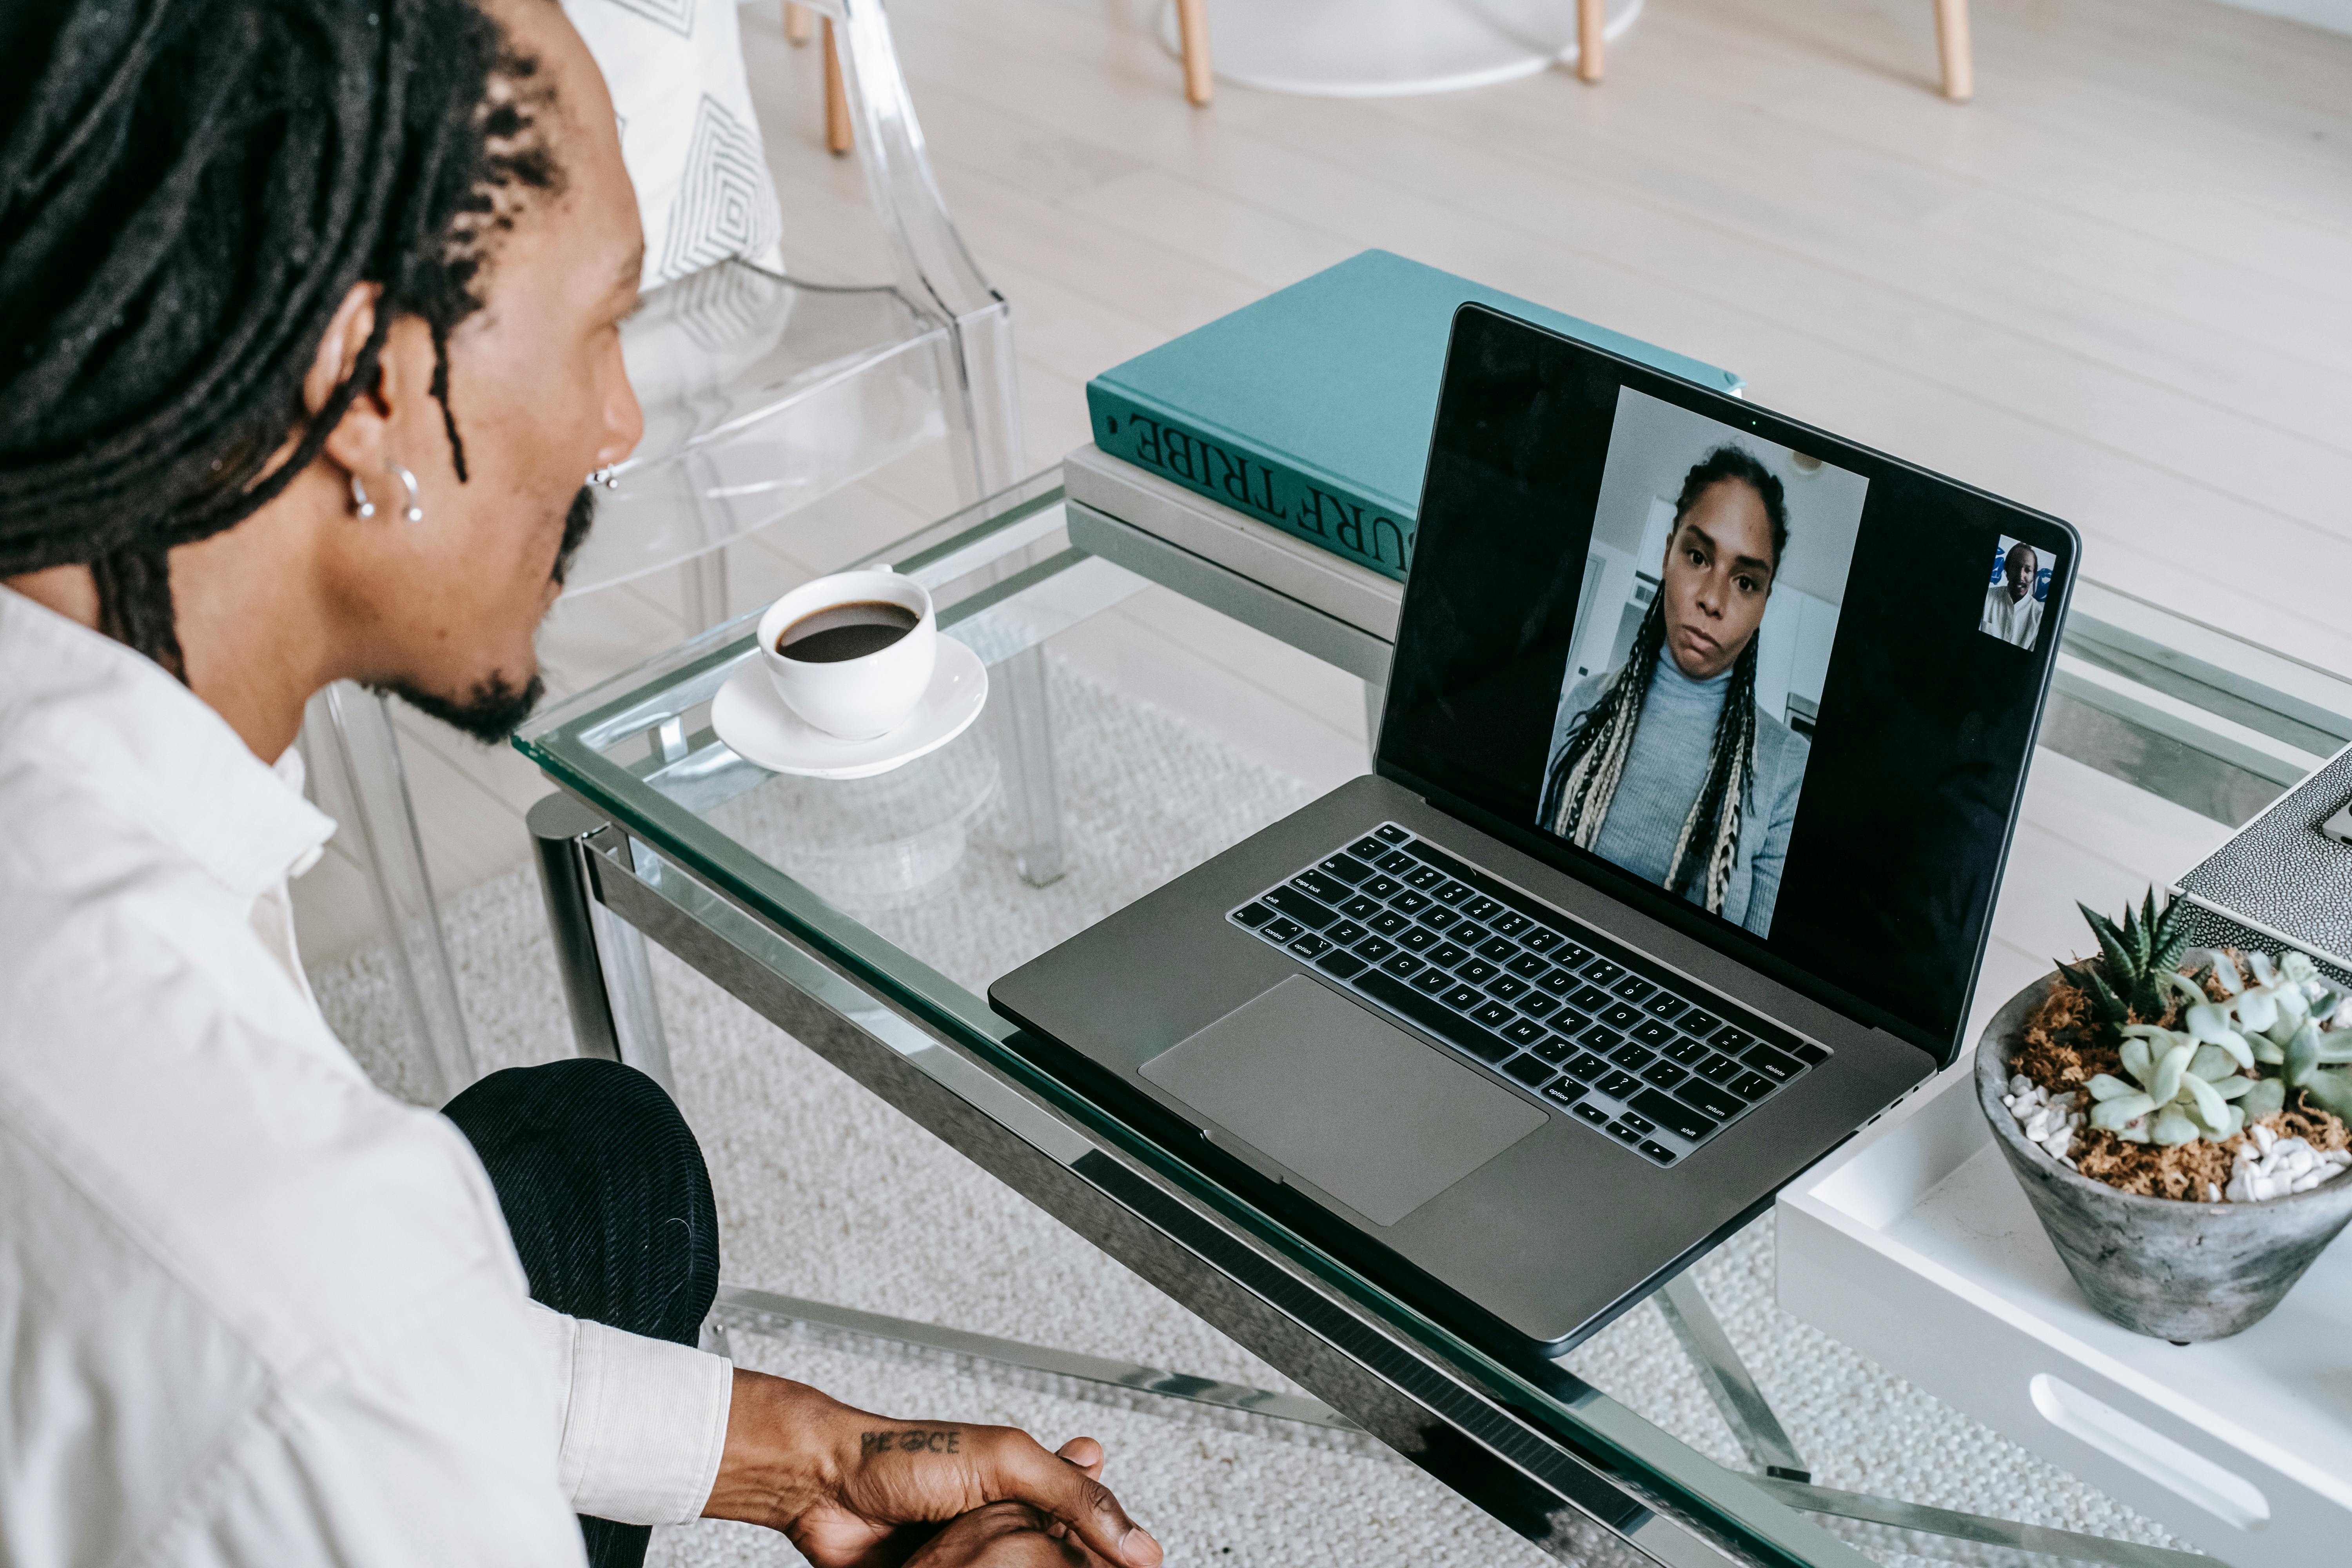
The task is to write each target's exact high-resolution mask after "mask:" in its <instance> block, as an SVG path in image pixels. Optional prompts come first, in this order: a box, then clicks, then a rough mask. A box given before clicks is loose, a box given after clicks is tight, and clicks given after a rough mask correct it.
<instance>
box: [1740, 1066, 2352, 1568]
mask: <svg viewBox="0 0 2352 1568" xmlns="http://www.w3.org/2000/svg"><path fill="white" fill-rule="evenodd" d="M1972 1070H1973V1067H1972V1063H1970V1062H1969V1061H1966V1060H1964V1061H1962V1062H1961V1063H1960V1064H1959V1066H1958V1067H1957V1068H1953V1069H1951V1070H1950V1071H1949V1072H1947V1073H1945V1074H1944V1075H1943V1076H1942V1077H1941V1078H1940V1079H1937V1081H1936V1082H1935V1083H1934V1084H1931V1085H1929V1086H1928V1087H1927V1089H1924V1090H1922V1091H1921V1092H1920V1093H1919V1094H1918V1095H1916V1096H1914V1097H1913V1098H1912V1099H1911V1100H1908V1101H1907V1102H1906V1103H1905V1104H1904V1105H1901V1106H1898V1107H1897V1108H1896V1109H1895V1110H1893V1111H1891V1112H1889V1113H1888V1115H1887V1116H1886V1117H1885V1119H1884V1120H1882V1121H1879V1122H1878V1123H1876V1124H1875V1125H1874V1126H1872V1127H1870V1128H1867V1129H1865V1130H1864V1131H1863V1132H1862V1133H1861V1134H1860V1135H1859V1136H1858V1137H1856V1138H1855V1140H1854V1141H1853V1143H1852V1144H1850V1145H1848V1146H1847V1147H1846V1148H1845V1149H1843V1150H1841V1151H1840V1152H1838V1153H1836V1154H1834V1155H1832V1156H1831V1158H1830V1159H1829V1160H1828V1161H1826V1162H1824V1163H1822V1165H1820V1166H1818V1167H1817V1168H1815V1169H1814V1170H1813V1171H1812V1172H1811V1173H1808V1174H1807V1175H1806V1176H1805V1177H1804V1179H1803V1180H1801V1182H1799V1183H1797V1184H1795V1185H1792V1186H1790V1187H1789V1188H1788V1189H1787V1190H1785V1191H1784V1192H1782V1194H1780V1205H1779V1222H1780V1279H1779V1290H1780V1305H1781V1307H1782V1308H1784V1309H1785V1310H1788V1311H1790V1312H1792V1313H1794V1314H1795V1315H1796V1316H1798V1317H1800V1318H1801V1319H1803V1320H1804V1321H1807V1322H1809V1323H1811V1324H1812V1325H1813V1326H1814V1327H1816V1328H1818V1329H1821V1330H1822V1331H1824V1332H1825V1333H1828V1334H1831V1335H1832V1336H1833V1337H1835V1338H1836V1339H1838V1340H1841V1341H1843V1342H1845V1343H1846V1344H1849V1345H1852V1346H1853V1348H1854V1349H1855V1350H1857V1351H1860V1352H1862V1353H1863V1354H1864V1355H1866V1356H1868V1357H1870V1358H1871V1359H1872V1360H1874V1361H1875V1362H1877V1363H1879V1364H1880V1365H1882V1366H1884V1367H1885V1368H1886V1369H1887V1370H1888V1371H1890V1372H1893V1373H1896V1374H1898V1375H1900V1376H1903V1377H1906V1378H1908V1379H1910V1380H1911V1381H1912V1382H1913V1383H1915V1384H1918V1385H1919V1386H1920V1387H1922V1388H1925V1389H1926V1390H1927V1391H1928V1392H1929V1393H1930V1394H1935V1395H1936V1396H1937V1398H1939V1399H1942V1400H1945V1401H1946V1402H1948V1403H1949V1404H1951V1405H1957V1406H1958V1407H1959V1408H1960V1409H1962V1410H1965V1411H1967V1412H1968V1413H1969V1415H1973V1416H1975V1417H1976V1418H1977V1419H1978V1420H1979V1421H1982V1422H1984V1423H1985V1424H1986V1425H1987V1426H1991V1427H1992V1428H1994V1429H1995V1430H1996V1431H1999V1432H2000V1433H2002V1434H2004V1435H2005V1436H2009V1437H2011V1438H2012V1439H2014V1440H2015V1441H2016V1442H2018V1443H2019V1444H2021V1445H2022V1446H2023V1447H2027V1448H2029V1449H2031V1450H2032V1451H2033V1452H2034V1453H2036V1454H2039V1455H2041V1456H2042V1458H2046V1459H2048V1460H2049V1461H2050V1462H2051V1463H2053V1464H2054V1465H2057V1466H2059V1467H2060V1468H2063V1469H2065V1470H2068V1471H2071V1472H2072V1473H2074V1475H2076V1476H2079V1477H2081V1478H2082V1479H2084V1480H2086V1481H2088V1482H2090V1483H2091V1484H2092V1485H2094V1486H2096V1487H2099V1488H2102V1489H2105V1491H2107V1492H2108V1493H2109V1494H2111V1495H2112V1496H2114V1497H2116V1499H2118V1500H2121V1501H2124V1502H2126V1503H2128V1504H2130V1505H2131V1506H2132V1507H2133V1508H2136V1509H2137V1510H2140V1511H2141V1512H2142V1513H2144V1514H2147V1515H2148V1516H2149V1517H2150V1518H2153V1519H2156V1520H2158V1521H2161V1522H2162V1523H2163V1524H2165V1525H2166V1526H2167V1527H2168V1528H2169V1529H2171V1530H2172V1531H2175V1532H2177V1533H2178V1534H2179V1535H2181V1536H2183V1537H2186V1538H2187V1539H2189V1540H2190V1541H2193V1542H2196V1543H2197V1544H2198V1545H2200V1546H2201V1547H2203V1548H2204V1549H2205V1550H2207V1551H2209V1552H2212V1553H2214V1554H2215V1555H2216V1556H2219V1557H2221V1558H2223V1559H2225V1560H2226V1561H2228V1562H2230V1563H2234V1564H2238V1565H2239V1568H2273V1565H2278V1568H2300V1565H2304V1564H2309V1565H2311V1568H2320V1565H2322V1564H2326V1565H2328V1568H2340V1565H2341V1564H2343V1563H2352V1248H2347V1247H2340V1246H2339V1247H2330V1248H2329V1249H2328V1250H2327V1251H2326V1253H2324V1254H2322V1255H2321V1257H2320V1259H2319V1261H2318V1262H2317V1263H2316V1264H2315V1265H2314V1266H2313V1268H2312V1269H2311V1272H2309V1273H2308V1274H2306V1275H2305V1276H2304V1278H2303V1279H2302V1281H2301V1282H2300V1283H2299V1284H2297V1285H2296V1287H2295V1288H2294V1291H2293V1292H2292V1293H2290V1294H2289V1295H2288V1297H2287V1299H2286V1300H2285V1301H2284V1303H2283V1304H2282V1305H2281V1306H2280V1307H2279V1309H2278V1310H2277V1311H2275V1312H2273V1313H2272V1314H2271V1316H2270V1317H2269V1318H2267V1319H2265V1320H2264V1321H2262V1322H2260V1323H2258V1324H2256V1325H2255V1326H2254V1327H2253V1328H2252V1329H2250V1330H2248V1331H2246V1332H2244V1333H2242V1334H2240V1335H2238V1336H2237V1337H2236V1338H2234V1339H2228V1340H2220V1341H2216V1342H2212V1343H2210V1344H2201V1345H2189V1346H2176V1345H2171V1344H2168V1343H2166V1342H2163V1341H2161V1340H2151V1339H2147V1338H2144V1337H2142V1336H2140V1335H2138V1334H2133V1333H2129V1332H2126V1331H2124V1330H2123V1329H2120V1328H2118V1327H2116V1325H2115V1324H2113V1323H2110V1322H2108V1321H2106V1320H2105V1318H2102V1317H2100V1316H2099V1315H2098V1314H2097V1313H2095V1312H2094V1311H2093V1310H2091V1308H2090V1306H2089V1304H2088V1303H2087V1302H2085V1301H2084V1300H2083V1297H2082V1295H2081V1294H2080V1293H2079V1292H2078V1291H2077V1290H2076V1289H2074V1281H2073V1279H2071V1278H2070V1277H2069V1276H2068V1275H2067V1273H2066V1267H2065V1265H2064V1264H2063V1263H2062V1262H2061V1261H2060V1260H2059V1258H2058V1254H2057V1253H2056V1251H2055V1250H2053V1248H2052V1247H2051V1245H2050V1242H2049V1238H2048V1237H2045V1236H2044V1235H2043V1234H2042V1226H2040V1224H2039V1223H2037V1222H2036V1221H2035V1219H2034V1217H2033V1211H2032V1209H2031V1208H2030V1207H2029V1206H2027V1204H2026V1200H2025V1194H2023V1193H2022V1192H2021V1191H2020V1190H2019V1189H2018V1185H2017V1182H2016V1179H2015V1178H2014V1177H2012V1176H2011V1174H2010V1172H2009V1167H2008V1166H2007V1165H2006V1164H2005V1163H2003V1162H2002V1160H2001V1156H2000V1150H1999V1149H1997V1148H1996V1147H1995V1146H1994V1144H1993V1142H1992V1134H1991V1132H1990V1130H1989V1129H1988V1128H1987V1127H1986V1126H1985V1124H1984V1117H1983V1114H1982V1112H1981V1111H1979V1110H1978V1108H1977V1103H1976V1096H1975V1089H1974V1086H1973V1084H1972V1083H1971V1082H1970V1079H1969V1073H1970V1072H1971V1071H1972Z"/></svg>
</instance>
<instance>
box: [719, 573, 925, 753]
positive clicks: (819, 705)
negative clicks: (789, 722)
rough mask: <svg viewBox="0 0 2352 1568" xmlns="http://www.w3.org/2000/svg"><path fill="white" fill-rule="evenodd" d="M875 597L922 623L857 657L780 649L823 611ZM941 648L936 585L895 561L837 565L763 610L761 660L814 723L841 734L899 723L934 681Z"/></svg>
mask: <svg viewBox="0 0 2352 1568" xmlns="http://www.w3.org/2000/svg"><path fill="white" fill-rule="evenodd" d="M873 604H882V605H898V607H899V608H901V609H903V610H908V611H911V612H912V613H913V614H914V616H915V625H914V626H913V627H912V628H911V629H910V630H908V632H906V633H905V634H904V635H903V636H901V637H899V638H898V640H897V641H896V642H893V643H890V644H889V645H888V646H887V647H879V648H877V649H875V650H874V651H873V652H871V653H866V654H860V655H858V656H857V657H856V658H841V659H835V660H831V661H824V662H820V661H818V660H814V659H809V658H790V657H788V656H786V655H784V654H782V653H779V652H777V651H776V645H777V643H778V642H779V641H780V640H781V639H782V637H784V636H785V634H786V633H788V632H790V631H792V630H793V628H794V627H796V626H799V625H800V624H801V623H802V622H803V621H805V620H807V619H808V618H809V617H811V616H815V615H817V614H818V613H819V612H821V611H824V610H830V609H837V608H841V607H844V606H850V605H873ZM939 653H940V628H939V618H938V616H935V615H934V614H933V613H932V610H931V595H930V594H929V591H928V590H927V589H925V588H924V586H923V585H922V584H920V583H918V582H916V581H915V580H914V579H913V578H911V577H904V576H901V575H899V574H898V573H896V572H893V571H891V570H889V569H888V568H887V567H881V568H877V569H874V570H870V571H860V572H836V573H835V574H833V575H832V576H830V577H819V578H817V579H816V580H815V581H814V582H812V583H803V584H801V585H800V586H799V587H797V588H795V589H793V591H792V592H791V593H789V594H786V595H784V596H783V597H782V598H781V599H778V600H777V601H776V602H775V603H774V604H772V605H769V606H768V613H767V614H766V615H763V616H761V617H760V662H761V665H762V666H764V667H765V668H766V669H767V671H768V679H770V680H772V681H773V682H775V686H776V695H778V696H779V697H782V699H783V700H784V705H785V706H786V707H788V708H790V709H791V710H793V712H795V713H797V714H799V715H800V716H801V717H802V718H803V719H804V720H806V721H808V723H809V724H810V725H811V726H812V727H813V728H814V729H818V730H822V731H824V732H825V733H826V734H828V735H831V736H833V737H834V738H835V739H836V740H842V741H871V740H874V739H876V738H877V737H878V736H881V735H886V734H887V733H889V732H890V731H892V730H894V729H897V728H898V725H899V724H900V723H902V722H904V721H905V720H906V718H907V715H908V714H909V713H912V712H913V711H914V710H915V705H916V704H917V703H918V702H920V701H921V700H923V693H924V692H925V691H926V690H928V689H929V687H930V684H931V670H932V668H933V667H934V666H936V665H937V664H938V662H939Z"/></svg>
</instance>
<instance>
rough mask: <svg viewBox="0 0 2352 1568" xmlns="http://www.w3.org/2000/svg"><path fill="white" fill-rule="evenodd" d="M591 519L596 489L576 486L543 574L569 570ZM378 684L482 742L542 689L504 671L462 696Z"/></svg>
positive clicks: (557, 575) (559, 576) (508, 726)
mask: <svg viewBox="0 0 2352 1568" xmlns="http://www.w3.org/2000/svg"><path fill="white" fill-rule="evenodd" d="M595 521H596V492H595V490H594V489H593V488H592V487H590V486H587V485H582V486H581V487H580V489H579V492H578V493H577V494H575V495H574V496H573V497H572V505H571V507H570V508H569V509H568V510H566V511H565V512H564V514H563V542H562V543H561V544H559V545H558V546H557V547H556V551H555V567H554V570H553V571H552V572H551V573H550V574H549V575H550V576H551V578H552V579H553V581H555V582H556V583H557V584H561V583H562V581H563V575H564V574H565V573H567V572H569V571H570V570H571V569H572V556H573V554H574V553H576V552H578V551H579V549H580V546H581V545H582V544H583V542H586V540H587V538H588V531H589V529H591V528H592V527H593V526H594V525H595ZM383 689H384V690H386V691H389V692H391V693H392V695H393V696H394V697H397V698H399V699H400V700H402V701H403V702H405V703H407V704H408V705H409V706H410V707H411V708H414V709H415V710H417V711H418V712H419V713H423V714H425V716H427V717H428V718H433V719H438V720H440V721H441V722H443V723H444V724H446V725H448V726H449V727H450V728H451V729H453V730H456V731H460V732H461V733H463V734H467V735H471V736H472V737H473V738H474V739H475V740H477V741H480V742H483V743H484V744H486V745H492V746H495V745H498V744H499V743H500V742H504V741H506V740H508V739H509V738H511V737H512V736H513V734H514V732H515V731H517V730H520V728H522V721H524V720H526V719H528V718H530V714H531V710H532V709H534V708H536V707H538V706H539V700H540V699H541V697H543V696H545V695H546V694H547V682H546V681H545V680H543V679H541V678H540V677H539V676H537V675H533V676H532V677H531V678H530V680H529V681H528V682H527V683H526V684H524V685H523V686H521V687H520V688H518V687H517V686H516V685H515V684H514V683H513V682H512V681H510V680H509V679H507V678H506V677H505V676H504V675H493V676H491V677H490V678H489V679H488V680H485V681H482V682H481V683H480V684H478V685H477V686H476V687H475V688H474V689H473V690H472V691H471V692H469V693H468V694H467V696H466V698H465V699H464V700H462V701H459V700H452V699H450V698H446V697H439V696H436V695H435V694H434V693H432V692H430V691H425V690H422V689H418V688H416V687H414V686H408V685H404V684H396V685H393V686H388V687H385V688H383Z"/></svg>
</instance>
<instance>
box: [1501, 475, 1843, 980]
mask: <svg viewBox="0 0 2352 1568" xmlns="http://www.w3.org/2000/svg"><path fill="white" fill-rule="evenodd" d="M1788 544H1789V510H1788V504H1787V501H1786V500H1785V498H1784V496H1783V495H1782V492H1781V486H1780V479H1779V477H1778V476H1777V475H1775V474H1774V473H1773V472H1772V471H1771V470H1770V469H1769V468H1766V467H1765V466H1764V465H1763V464H1762V463H1761V462H1759V461H1758V460H1757V458H1755V457H1754V456H1753V455H1752V454H1750V453H1749V452H1748V451H1747V450H1746V449H1745V448H1744V447H1736V446H1729V445H1726V446H1722V447H1717V448H1716V449H1715V450H1714V451H1712V452H1709V453H1708V454H1707V455H1706V457H1705V458H1702V459H1700V460H1699V461H1698V462H1697V463H1696V464H1695V465H1693V466H1692V468H1691V470H1690V472H1689V473H1688V474H1686V475H1685V476H1684V478H1683V485H1682V491H1681V493H1680V495H1679V496H1677V497H1676V499H1675V525H1674V530H1673V531H1672V532H1671V533H1670V534H1669V535H1668V536H1667V539H1666V555H1665V561H1664V565H1663V567H1662V568H1661V571H1660V579H1659V587H1658V595H1657V597H1656V598H1655V599H1654V600H1653V601H1652V602H1651V605H1650V611H1649V614H1648V615H1647V616H1644V617H1643V621H1642V626H1641V630H1640V631H1639V632H1638V633H1636V634H1635V636H1634V638H1633V652H1632V653H1631V654H1630V655H1629V656H1628V657H1627V658H1626V660H1625V663H1624V664H1623V665H1622V667H1620V668H1616V669H1613V670H1609V671H1607V672H1605V673H1603V674H1601V675H1595V676H1590V677H1588V678H1586V679H1583V680H1581V681H1579V682H1577V683H1576V684H1575V685H1573V686H1571V687H1570V689H1568V691H1567V693H1566V694H1565V696H1564V697H1563V698H1562V699H1561V701H1560V705H1559V718H1558V720H1557V721H1555V724H1554V728H1553V732H1552V742H1551V758H1550V762H1549V764H1548V766H1547V767H1546V769H1545V772H1544V787H1543V795H1542V800H1541V805H1540V807H1539V809H1538V818H1537V820H1538V822H1539V823H1540V824H1541V825H1542V826H1545V827H1547V828H1549V829H1550V830H1551V831H1552V832H1554V833H1557V834H1559V836H1560V837H1563V838H1566V839H1568V840H1569V841H1570V843H1573V844H1577V845H1580V846H1581V847H1584V848H1587V849H1590V850H1591V851H1592V852H1593V853H1594V854H1596V855H1599V856H1600V857H1601V858H1603V859H1605V860H1609V861H1612V862H1613V863H1614V864H1616V865H1618V866H1621V867H1622V868H1625V869H1626V870H1628V871H1630V872H1632V873H1633V875H1634V876H1637V877H1639V878H1641V879H1643V880H1644V881H1648V882H1655V883H1657V884H1658V885H1659V886H1660V887H1663V888H1664V889H1667V890H1668V891H1670V892H1674V893H1678V894H1680V895H1681V896H1682V897H1684V898H1685V899H1688V900H1691V901H1692V902H1693V903H1696V904H1700V905H1703V906H1705V907H1706V909H1707V910H1710V911H1711V912H1713V913H1715V914H1718V915H1721V916H1723V917H1724V918H1725V919H1726V920H1728V921H1734V922H1735V923H1737V924H1739V925H1742V926H1745V927H1746V928H1747V929H1748V930H1749V931H1754V932H1755V933H1756V934H1757V935H1759V936H1762V935H1764V934H1765V933H1766V932H1767V931H1769V930H1770V929H1771V924H1772V906H1773V904H1774V902H1775V901H1776V900H1778V899H1779V897H1780V870H1781V866H1782V863H1783V861H1784V860H1785V859H1786V858H1787V855H1788V849H1789V828H1790V824H1791V823H1793V822H1794V821H1795V820H1796V816H1797V792H1798V789H1799V787H1800V786H1801V784H1803V782H1804V775H1805V757H1806V753H1807V752H1808V751H1809V750H1810V747H1809V746H1808V745H1807V743H1806V742H1805V740H1804V738H1803V737H1802V736H1801V735H1798V734H1797V733H1796V732H1795V731H1791V730H1790V728H1789V727H1788V726H1787V725H1786V724H1783V723H1781V722H1780V721H1779V720H1778V719H1776V718H1774V717H1773V716H1772V715H1770V714H1769V713H1767V712H1765V711H1764V710H1762V709H1760V708H1759V707H1758V706H1757V705H1756V662H1757V652H1756V641H1757V638H1756V633H1757V628H1758V626H1760V625H1761V624H1762V622H1763V619H1764V606H1765V604H1766V602H1767V601H1768V600H1769V598H1770V597H1771V594H1772V582H1773V579H1774V577H1775V576H1776V575H1777V574H1778V573H1779V571H1780V561H1781V557H1782V556H1783V554H1784V553H1785V552H1787V549H1788Z"/></svg>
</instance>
